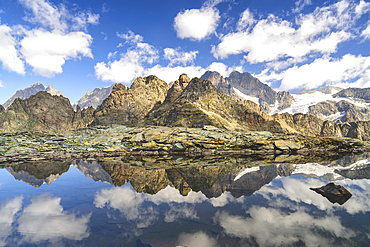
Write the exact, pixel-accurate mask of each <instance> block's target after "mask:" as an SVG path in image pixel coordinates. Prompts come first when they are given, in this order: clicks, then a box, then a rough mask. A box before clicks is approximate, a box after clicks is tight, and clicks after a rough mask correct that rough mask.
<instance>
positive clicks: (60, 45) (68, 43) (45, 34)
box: [20, 29, 93, 77]
mask: <svg viewBox="0 0 370 247" xmlns="http://www.w3.org/2000/svg"><path fill="white" fill-rule="evenodd" d="M91 42H92V37H91V36H90V35H89V34H86V33H84V32H70V33H63V32H61V31H55V30H54V31H51V32H50V31H45V30H43V29H33V30H30V31H28V32H27V33H26V36H25V37H24V39H22V40H21V41H20V45H21V49H20V52H21V53H22V55H23V57H24V59H25V60H26V62H27V64H29V65H31V66H32V67H33V71H34V73H35V74H38V75H42V76H45V77H53V76H54V75H55V74H59V73H62V72H63V69H62V66H63V65H64V63H65V61H66V60H68V59H72V58H80V56H84V57H90V58H93V55H92V53H91V49H90V45H91Z"/></svg>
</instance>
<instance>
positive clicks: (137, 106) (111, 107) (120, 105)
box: [91, 76, 169, 126]
mask: <svg viewBox="0 0 370 247" xmlns="http://www.w3.org/2000/svg"><path fill="white" fill-rule="evenodd" d="M168 89H169V86H168V84H167V83H166V82H165V81H162V80H160V79H158V78H157V77H156V76H148V77H144V78H141V77H138V78H137V79H136V80H135V81H134V82H133V83H132V85H131V87H130V88H127V87H126V86H124V85H122V84H115V85H114V86H113V89H112V93H111V94H110V95H109V96H108V97H107V98H106V99H105V100H104V101H103V103H102V104H101V105H100V106H99V107H98V108H97V109H96V111H95V112H94V115H93V116H94V121H93V122H92V123H91V125H94V126H95V125H109V124H123V125H126V126H135V125H137V124H138V123H139V122H140V121H141V120H142V119H143V118H144V116H145V115H146V114H147V113H148V112H149V111H150V110H151V109H152V108H153V107H154V106H155V105H156V104H157V103H162V102H163V101H164V99H165V97H166V95H167V91H168Z"/></svg>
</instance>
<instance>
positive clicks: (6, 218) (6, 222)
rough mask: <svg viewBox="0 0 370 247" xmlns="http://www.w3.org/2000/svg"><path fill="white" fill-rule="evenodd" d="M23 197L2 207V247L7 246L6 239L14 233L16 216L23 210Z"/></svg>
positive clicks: (0, 219)
mask: <svg viewBox="0 0 370 247" xmlns="http://www.w3.org/2000/svg"><path fill="white" fill-rule="evenodd" d="M22 203H23V197H22V196H18V197H16V198H14V199H12V200H9V201H6V202H5V203H3V204H2V205H1V206H0V246H6V245H7V243H6V239H7V237H8V236H9V235H11V234H12V232H13V227H12V225H13V222H14V221H15V215H16V213H17V212H19V211H20V210H21V208H22Z"/></svg>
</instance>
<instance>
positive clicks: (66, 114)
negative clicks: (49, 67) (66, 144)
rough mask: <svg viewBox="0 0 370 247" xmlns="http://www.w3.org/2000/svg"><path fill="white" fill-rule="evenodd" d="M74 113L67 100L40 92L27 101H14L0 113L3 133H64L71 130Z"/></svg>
mask: <svg viewBox="0 0 370 247" xmlns="http://www.w3.org/2000/svg"><path fill="white" fill-rule="evenodd" d="M73 116H74V111H73V109H72V106H71V104H70V102H69V100H68V99H67V98H65V97H63V96H52V95H50V94H49V93H47V92H43V91H40V92H38V93H37V94H36V95H32V96H31V97H29V98H28V99H25V100H21V99H19V98H17V99H15V101H14V102H13V104H12V105H11V106H10V107H8V109H7V110H6V111H3V112H2V113H0V126H1V130H2V131H3V132H12V131H21V130H54V131H64V130H69V129H71V128H72V122H73V121H72V120H73Z"/></svg>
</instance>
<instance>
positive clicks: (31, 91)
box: [3, 82, 63, 109]
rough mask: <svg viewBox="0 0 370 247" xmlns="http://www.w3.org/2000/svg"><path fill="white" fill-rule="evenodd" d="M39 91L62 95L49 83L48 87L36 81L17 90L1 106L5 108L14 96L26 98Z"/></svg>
mask: <svg viewBox="0 0 370 247" xmlns="http://www.w3.org/2000/svg"><path fill="white" fill-rule="evenodd" d="M40 91H46V92H48V93H50V94H51V95H58V96H63V94H62V93H61V92H59V91H58V90H56V89H55V88H53V87H52V86H51V85H49V86H48V87H45V86H44V85H42V83H41V82H37V83H36V84H33V85H31V86H29V87H26V88H25V89H23V90H18V91H17V92H16V93H15V94H14V95H13V96H12V97H11V98H10V99H8V100H7V101H6V102H5V103H4V104H3V106H4V108H5V109H6V108H8V107H9V106H10V105H11V104H12V103H13V101H14V100H15V99H16V98H20V99H28V98H29V97H30V96H31V95H35V94H37V93H38V92H40Z"/></svg>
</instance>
